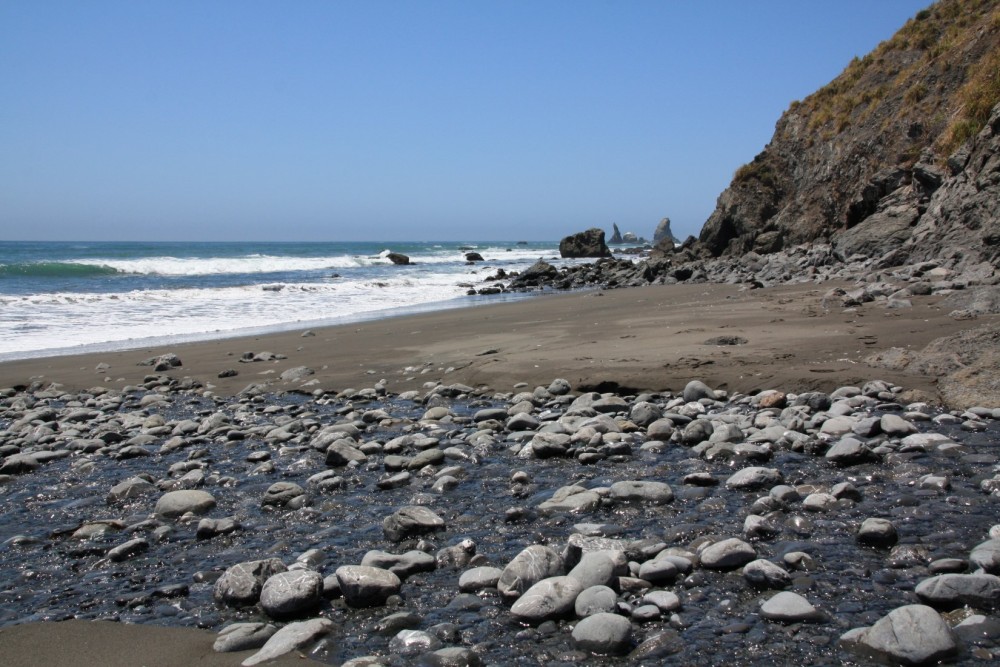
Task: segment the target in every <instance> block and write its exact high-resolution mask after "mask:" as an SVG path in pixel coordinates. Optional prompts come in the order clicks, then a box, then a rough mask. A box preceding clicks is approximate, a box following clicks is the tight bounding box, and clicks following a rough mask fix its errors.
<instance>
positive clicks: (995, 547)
mask: <svg viewBox="0 0 1000 667" xmlns="http://www.w3.org/2000/svg"><path fill="white" fill-rule="evenodd" d="M969 560H971V561H972V563H973V564H974V565H975V566H976V567H979V568H982V569H983V570H986V571H987V572H989V573H990V574H1000V539H992V540H986V541H985V542H980V543H979V544H977V545H976V546H975V547H973V548H972V552H971V553H970V554H969Z"/></svg>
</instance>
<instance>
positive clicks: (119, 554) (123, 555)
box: [108, 537, 149, 563]
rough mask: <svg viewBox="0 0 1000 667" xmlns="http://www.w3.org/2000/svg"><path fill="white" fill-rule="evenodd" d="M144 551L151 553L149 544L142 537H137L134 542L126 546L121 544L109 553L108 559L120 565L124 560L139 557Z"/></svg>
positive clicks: (131, 541)
mask: <svg viewBox="0 0 1000 667" xmlns="http://www.w3.org/2000/svg"><path fill="white" fill-rule="evenodd" d="M144 551H149V542H147V541H146V540H144V539H143V538H141V537H137V538H136V539H134V540H129V541H128V542H125V543H124V544H119V545H118V546H116V547H115V548H113V549H111V550H110V551H108V559H109V560H111V561H113V562H115V563H120V562H122V561H123V560H128V559H129V558H132V557H133V556H138V555H139V554H141V553H143V552H144Z"/></svg>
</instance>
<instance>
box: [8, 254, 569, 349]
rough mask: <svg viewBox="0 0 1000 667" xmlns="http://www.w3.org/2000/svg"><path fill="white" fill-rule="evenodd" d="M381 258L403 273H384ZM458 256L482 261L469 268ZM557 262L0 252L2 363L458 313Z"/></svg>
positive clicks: (532, 257)
mask: <svg viewBox="0 0 1000 667" xmlns="http://www.w3.org/2000/svg"><path fill="white" fill-rule="evenodd" d="M390 251H392V252H399V253H402V254H404V255H407V256H409V257H410V260H411V262H413V263H412V265H409V266H397V265H394V264H393V263H392V262H391V261H389V259H388V258H387V255H388V253H389V252H390ZM467 252H478V253H479V254H481V255H482V256H483V258H484V259H485V261H484V262H476V263H475V264H470V263H468V262H467V261H466V258H465V255H466V253H467ZM558 257H559V251H558V244H557V243H555V242H552V243H537V242H532V243H524V242H475V243H451V242H448V243H166V242H165V243H125V242H116V243H106V242H93V243H91V242H86V243H72V242H65V243H61V242H60V243H56V242H45V243H33V242H8V241H2V242H0V360H9V359H18V358H29V357H42V356H55V355H59V354H71V353H78V352H88V351H105V350H113V349H125V348H132V347H142V346H146V345H150V344H159V343H163V342H180V341H192V340H206V339H210V338H221V337H229V336H236V335H241V334H252V333H258V332H267V331H280V330H292V329H297V328H303V329H304V328H306V327H310V326H319V325H322V324H335V323H344V322H351V321H359V320H363V319H374V318H379V317H386V316H390V315H395V314H401V313H403V312H412V311H414V310H434V309H443V308H453V307H462V306H468V305H473V304H476V303H480V302H482V301H483V300H485V299H487V297H483V296H475V297H470V296H466V294H467V292H468V290H469V289H470V288H473V287H474V288H477V289H478V288H481V287H485V286H487V283H485V282H484V279H485V278H486V277H487V276H492V275H495V274H496V273H497V270H498V269H503V270H505V271H506V272H508V273H510V272H512V271H519V270H522V269H524V268H527V267H528V266H530V265H531V264H533V263H534V262H535V261H536V260H538V259H539V258H545V259H546V260H548V261H550V262H552V263H553V264H555V265H557V266H558V265H561V264H564V263H566V261H567V260H559V259H558ZM501 298H504V297H501ZM506 298H511V297H506Z"/></svg>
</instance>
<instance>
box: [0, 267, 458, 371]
mask: <svg viewBox="0 0 1000 667" xmlns="http://www.w3.org/2000/svg"><path fill="white" fill-rule="evenodd" d="M466 290H467V288H465V287H461V286H460V285H458V284H457V281H456V280H455V276H453V275H447V274H443V275H437V276H435V275H433V274H432V275H429V276H422V277H421V279H420V280H419V281H417V280H414V279H412V278H408V277H399V278H392V279H386V280H364V281H343V282H331V283H301V284H273V285H263V286H262V285H254V286H246V287H224V288H211V289H176V290H145V291H135V292H123V293H115V294H96V293H89V294H73V293H56V294H42V295H33V296H25V297H2V298H0V314H2V316H0V359H5V358H16V357H18V356H25V355H26V354H27V353H37V352H39V351H44V350H53V349H62V348H66V347H71V346H75V345H94V344H98V343H115V342H123V341H128V340H133V339H144V338H151V337H163V336H178V335H181V336H183V335H196V334H205V335H211V336H214V335H217V334H219V333H222V332H230V333H235V332H238V331H240V330H243V329H247V328H251V327H269V326H278V325H286V324H290V323H295V322H301V321H307V320H308V321H316V320H325V319H336V318H340V317H345V316H349V315H357V314H359V313H366V312H374V311H383V310H387V309H393V308H404V307H411V306H414V305H417V304H430V303H434V302H438V301H445V300H449V299H454V298H455V297H458V296H462V295H464V294H465V293H466Z"/></svg>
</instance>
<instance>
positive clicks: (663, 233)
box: [653, 218, 680, 244]
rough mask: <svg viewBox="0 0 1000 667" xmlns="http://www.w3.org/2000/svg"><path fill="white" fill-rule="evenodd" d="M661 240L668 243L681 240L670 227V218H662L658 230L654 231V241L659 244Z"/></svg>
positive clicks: (657, 226)
mask: <svg viewBox="0 0 1000 667" xmlns="http://www.w3.org/2000/svg"><path fill="white" fill-rule="evenodd" d="M660 241H665V242H667V243H679V242H680V240H679V239H678V238H677V237H676V236H674V233H673V231H671V229H670V218H663V219H662V220H660V223H659V224H658V225H656V230H655V231H654V232H653V243H656V244H658V243H659V242H660Z"/></svg>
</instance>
